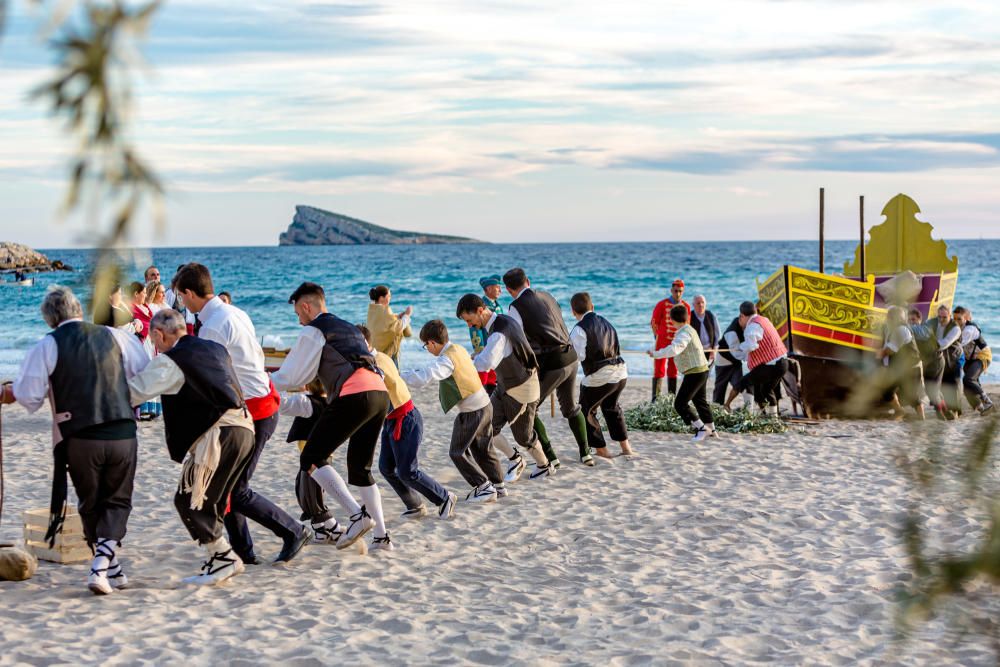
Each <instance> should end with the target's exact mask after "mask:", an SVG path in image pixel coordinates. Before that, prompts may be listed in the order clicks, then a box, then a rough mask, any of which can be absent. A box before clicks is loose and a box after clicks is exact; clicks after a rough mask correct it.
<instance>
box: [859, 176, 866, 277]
mask: <svg viewBox="0 0 1000 667" xmlns="http://www.w3.org/2000/svg"><path fill="white" fill-rule="evenodd" d="M858 221H859V224H860V227H861V245H859V246H858V248H859V249H860V251H861V280H862V281H864V280H865V279H866V276H865V196H864V195H861V198H860V201H859V202H858Z"/></svg>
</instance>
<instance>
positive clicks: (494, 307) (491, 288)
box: [469, 273, 503, 396]
mask: <svg viewBox="0 0 1000 667" xmlns="http://www.w3.org/2000/svg"><path fill="white" fill-rule="evenodd" d="M479 285H480V286H481V287H482V288H483V303H484V304H485V305H486V309H487V310H489V311H490V312H492V313H496V314H497V315H502V314H503V306H501V305H500V292H501V289H502V288H501V285H503V279H502V278H501V277H500V275H499V274H497V273H494V274H493V275H492V276H483V277H482V278H480V279H479ZM488 337H489V332H488V331H486V329H484V328H482V327H478V326H474V325H471V324H470V325H469V338H471V339H472V353H473V354H472V356H476V355H477V354H479V353H480V352H482V351H483V348H485V347H486V339H487V338H488ZM479 379H480V380H481V381H482V383H483V387H484V388H485V389H486V393H487V394H489V395H491V396H492V395H493V391H494V390H495V389H496V388H497V374H496V371H494V370H489V371H486V372H485V373H480V374H479Z"/></svg>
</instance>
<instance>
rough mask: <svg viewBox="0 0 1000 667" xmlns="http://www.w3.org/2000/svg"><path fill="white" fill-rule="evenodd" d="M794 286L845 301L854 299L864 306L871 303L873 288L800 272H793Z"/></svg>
mask: <svg viewBox="0 0 1000 667" xmlns="http://www.w3.org/2000/svg"><path fill="white" fill-rule="evenodd" d="M792 288H793V289H799V290H802V291H805V292H812V293H818V294H822V295H824V296H830V297H833V298H835V299H843V300H844V301H853V302H854V303H857V304H859V305H862V306H867V305H868V304H869V303H871V298H872V290H871V288H870V287H867V286H865V285H863V284H857V285H846V284H844V283H840V282H835V281H833V280H825V279H823V278H815V277H813V276H805V275H802V274H799V273H793V274H792Z"/></svg>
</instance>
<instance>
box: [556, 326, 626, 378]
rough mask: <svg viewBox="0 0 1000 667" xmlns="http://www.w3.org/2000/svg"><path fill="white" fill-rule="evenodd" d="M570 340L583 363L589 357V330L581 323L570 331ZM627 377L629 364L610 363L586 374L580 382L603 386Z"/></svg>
mask: <svg viewBox="0 0 1000 667" xmlns="http://www.w3.org/2000/svg"><path fill="white" fill-rule="evenodd" d="M569 342H570V343H571V344H572V345H573V349H574V350H576V356H577V358H578V359H579V360H580V363H581V364H582V363H583V361H584V360H585V359H586V358H587V332H586V331H584V330H583V329H581V328H580V325H579V324H578V325H576V326H575V327H573V329H572V330H571V331H570V332H569ZM626 378H628V366H626V365H625V364H624V363H621V364H609V365H607V366H602V367H601V368H598V369H597V371H595V372H594V373H591V374H590V375H584V376H583V380H582V381H581V382H580V384H581V385H583V386H584V387H601V386H604V385H606V384H617V383H618V382H621V381H622V380H624V379H626Z"/></svg>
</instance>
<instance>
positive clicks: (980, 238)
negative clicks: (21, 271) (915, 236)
mask: <svg viewBox="0 0 1000 667" xmlns="http://www.w3.org/2000/svg"><path fill="white" fill-rule="evenodd" d="M935 240H941V241H944V242H945V243H948V242H949V241H998V240H1000V236H956V237H952V238H951V239H935ZM803 241H811V242H814V243H816V244H817V245H818V244H819V239H803V238H796V239H732V240H718V239H704V240H686V241H677V240H673V241H661V240H637V241H502V242H491V241H478V240H477V241H473V242H470V243H331V244H316V245H312V244H302V245H295V244H293V245H281V244H279V243H275V244H269V245H254V244H248V245H235V244H233V245H211V244H206V245H156V246H120V247H118V248H116V249H117V250H182V249H185V248H362V247H371V246H378V247H383V248H384V247H392V246H401V247H402V246H406V247H413V246H449V245H461V246H470V245H495V246H503V245H608V244H615V245H619V244H633V243H636V244H638V243H670V244H687V243H790V242H803ZM839 241H855V242H857V239H856V238H829V237H827V238H826V239H825V242H828V243H829V242H839ZM0 243H20V241H0ZM21 245H25V246H28V247H29V248H32V249H34V250H47V251H48V250H75V251H79V250H99V249H100V246H67V247H43V246H29V245H28V244H26V243H21Z"/></svg>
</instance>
